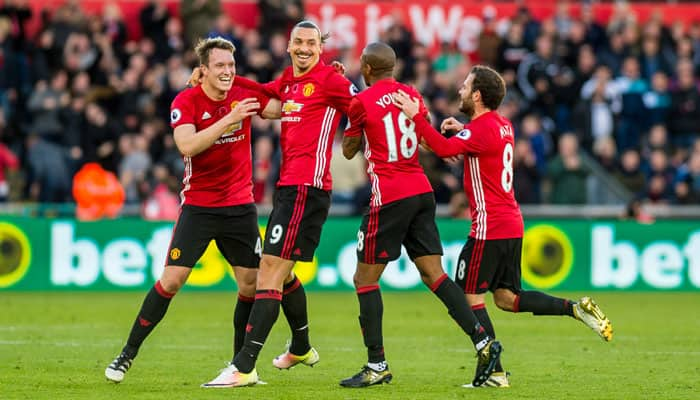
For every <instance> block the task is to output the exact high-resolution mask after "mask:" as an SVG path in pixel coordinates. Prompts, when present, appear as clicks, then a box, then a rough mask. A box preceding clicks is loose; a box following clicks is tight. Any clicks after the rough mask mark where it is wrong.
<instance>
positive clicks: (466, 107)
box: [459, 99, 474, 118]
mask: <svg viewBox="0 0 700 400" xmlns="http://www.w3.org/2000/svg"><path fill="white" fill-rule="evenodd" d="M459 111H461V112H463V113H465V114H467V116H468V117H469V118H471V117H472V116H473V115H474V103H472V102H471V99H465V100H462V106H461V107H460V108H459Z"/></svg>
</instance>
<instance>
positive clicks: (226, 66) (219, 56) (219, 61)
mask: <svg viewBox="0 0 700 400" xmlns="http://www.w3.org/2000/svg"><path fill="white" fill-rule="evenodd" d="M201 68H202V78H203V83H202V84H203V85H205V86H206V87H208V88H210V89H213V90H215V91H218V92H227V91H229V90H231V86H232V85H233V78H234V77H235V76H236V62H235V61H234V59H233V53H231V51H230V50H225V49H219V48H213V49H211V51H210V52H209V62H208V64H207V65H202V66H201Z"/></svg>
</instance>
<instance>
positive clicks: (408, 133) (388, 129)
mask: <svg viewBox="0 0 700 400" xmlns="http://www.w3.org/2000/svg"><path fill="white" fill-rule="evenodd" d="M382 121H384V132H385V133H386V145H387V149H388V150H389V159H388V161H389V162H394V161H398V160H399V154H398V151H397V148H396V147H397V146H396V132H395V131H394V121H393V119H392V118H391V112H388V113H386V115H384V117H383V118H382ZM406 121H408V122H409V123H408V124H406ZM396 123H397V125H398V126H399V132H401V139H399V147H400V148H401V156H403V158H405V159H409V158H411V157H413V154H415V152H416V149H417V148H418V140H417V138H416V131H415V126H416V123H415V122H413V121H412V120H409V119H408V117H406V114H404V113H399V116H398V120H397V121H396Z"/></svg>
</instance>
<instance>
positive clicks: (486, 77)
mask: <svg viewBox="0 0 700 400" xmlns="http://www.w3.org/2000/svg"><path fill="white" fill-rule="evenodd" d="M470 73H471V74H473V75H474V80H472V92H476V91H477V90H478V91H479V92H480V93H481V101H482V102H483V103H484V106H485V107H486V108H488V109H489V110H495V109H497V108H498V106H500V105H501V101H503V97H505V95H506V82H505V81H504V80H503V77H502V76H501V75H500V74H499V73H498V72H496V71H495V70H494V69H492V68H489V67H487V66H485V65H475V66H474V67H473V68H472V70H471V72H470Z"/></svg>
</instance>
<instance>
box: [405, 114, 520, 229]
mask: <svg viewBox="0 0 700 400" xmlns="http://www.w3.org/2000/svg"><path fill="white" fill-rule="evenodd" d="M418 115H420V114H418ZM418 115H417V116H416V117H415V118H414V121H415V122H416V131H418V132H421V134H422V135H423V137H424V138H425V140H426V142H427V143H428V145H429V146H430V147H431V148H432V149H433V151H434V152H435V154H437V155H438V156H440V157H451V156H456V155H459V154H463V155H464V192H465V193H466V195H467V197H468V198H469V208H470V212H471V218H472V229H471V233H470V234H469V236H471V237H474V238H475V239H479V240H491V239H514V238H521V237H523V217H522V214H521V213H520V207H519V206H518V203H517V202H516V201H515V195H514V194H513V143H514V137H513V126H512V124H511V123H510V121H508V120H507V119H506V118H504V117H503V116H501V115H500V114H498V113H497V112H496V111H489V112H487V113H485V114H482V115H480V116H478V117H477V118H475V119H473V120H472V121H471V122H470V123H468V124H466V125H464V129H463V130H462V131H460V132H459V133H457V135H455V136H453V137H451V138H449V139H447V138H445V137H443V136H442V135H440V134H439V133H438V132H437V131H435V130H434V129H433V127H432V126H430V124H429V123H428V122H427V121H423V120H424V118H420V117H419V116H418Z"/></svg>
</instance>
